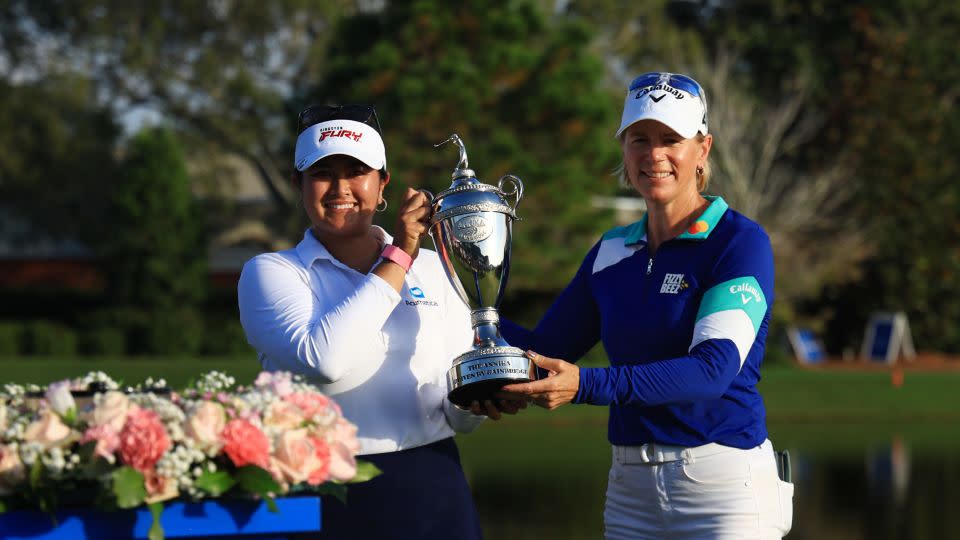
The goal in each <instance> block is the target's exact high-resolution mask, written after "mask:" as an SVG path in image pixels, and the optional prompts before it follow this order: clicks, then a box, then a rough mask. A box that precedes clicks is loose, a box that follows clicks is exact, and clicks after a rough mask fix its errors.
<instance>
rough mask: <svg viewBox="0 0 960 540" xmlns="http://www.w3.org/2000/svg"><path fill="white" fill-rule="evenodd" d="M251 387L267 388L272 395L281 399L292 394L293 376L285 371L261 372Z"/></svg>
mask: <svg viewBox="0 0 960 540" xmlns="http://www.w3.org/2000/svg"><path fill="white" fill-rule="evenodd" d="M253 385H254V386H256V387H258V388H269V389H270V391H271V392H273V393H274V394H276V395H278V396H280V397H283V396H285V395H287V394H289V393H290V392H293V376H292V375H290V373H289V372H286V371H275V372H271V371H261V372H260V374H259V375H257V380H255V381H253Z"/></svg>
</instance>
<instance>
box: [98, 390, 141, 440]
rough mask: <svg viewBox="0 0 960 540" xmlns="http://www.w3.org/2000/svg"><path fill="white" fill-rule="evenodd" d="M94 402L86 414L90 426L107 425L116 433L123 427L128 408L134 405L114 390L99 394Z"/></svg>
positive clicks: (128, 411)
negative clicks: (94, 405) (92, 407)
mask: <svg viewBox="0 0 960 540" xmlns="http://www.w3.org/2000/svg"><path fill="white" fill-rule="evenodd" d="M96 403H97V405H96V407H94V409H93V411H91V412H89V413H88V414H87V423H88V424H90V425H91V426H103V425H109V426H110V427H111V428H113V430H114V431H116V432H117V433H119V432H120V430H122V429H123V424H124V423H126V421H127V414H129V413H130V412H131V410H130V409H131V408H132V407H136V405H134V404H132V403H131V402H130V398H128V397H127V396H125V395H124V394H123V393H122V392H117V391H115V390H111V391H110V392H107V393H106V394H103V395H102V396H100V398H99V399H98V400H97V402H96Z"/></svg>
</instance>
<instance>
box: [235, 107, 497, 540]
mask: <svg viewBox="0 0 960 540" xmlns="http://www.w3.org/2000/svg"><path fill="white" fill-rule="evenodd" d="M299 130H300V133H299V136H298V138H297V146H296V154H295V166H296V173H295V174H294V184H295V186H296V187H297V189H298V190H299V192H300V194H301V197H302V199H303V207H304V209H305V210H306V213H307V215H308V216H309V218H310V222H311V223H312V225H311V227H310V228H309V229H308V230H307V231H306V232H305V233H304V236H303V240H302V241H301V242H300V243H299V244H298V245H297V246H296V247H295V248H292V249H288V250H285V251H280V252H276V253H264V254H261V255H258V256H257V257H254V258H253V259H251V260H250V261H248V262H247V263H246V265H244V268H243V272H242V274H241V276H240V283H239V286H238V297H239V305H240V320H241V323H242V324H243V328H244V330H245V332H246V334H247V340H248V341H249V342H250V344H251V345H252V346H253V347H254V348H255V349H256V350H257V351H258V353H259V358H260V362H261V364H262V366H263V368H264V369H267V370H284V371H292V372H295V373H299V374H302V375H304V376H305V377H307V378H308V379H309V380H310V381H312V382H314V383H316V384H318V385H319V386H320V388H321V390H322V391H323V392H324V393H326V394H327V395H329V396H331V397H333V398H334V399H335V400H336V402H337V403H338V404H339V405H340V406H341V408H342V409H343V413H344V415H345V416H346V418H348V419H349V420H351V421H352V422H354V423H356V424H357V426H358V438H359V441H360V445H361V451H360V454H361V455H362V457H363V459H365V460H367V461H371V462H373V463H374V464H376V465H377V466H378V467H380V469H381V470H382V471H383V474H382V475H380V476H378V477H377V478H375V479H373V480H372V481H370V482H365V483H361V484H355V485H351V486H350V487H349V491H348V497H347V498H348V504H347V505H343V504H341V503H340V502H339V501H337V500H335V499H332V498H329V497H325V498H324V506H323V531H324V532H323V533H322V534H321V537H322V538H403V539H414V538H465V539H468V538H469V539H472V538H480V537H481V533H480V525H479V519H478V517H477V513H476V509H475V506H474V503H473V500H472V497H471V495H470V490H469V487H468V486H467V482H466V479H465V478H464V475H463V470H462V468H461V466H460V458H459V453H458V451H457V447H456V445H455V443H454V441H453V435H454V432H468V431H471V430H473V429H475V428H476V427H477V426H478V425H479V423H480V422H481V420H482V418H483V417H481V416H476V415H474V414H472V413H470V412H469V411H464V410H461V409H458V408H456V407H454V406H453V405H452V404H451V403H450V401H449V400H447V399H446V394H447V385H446V379H445V375H446V371H447V369H449V368H450V366H451V363H452V360H453V358H455V357H456V356H457V355H458V354H460V353H462V352H463V351H464V350H467V349H468V348H469V345H470V342H471V339H472V332H471V328H470V316H469V313H468V311H467V307H466V306H465V305H464V304H463V302H462V301H461V300H460V299H459V297H458V296H457V295H456V293H455V292H454V291H453V289H452V287H451V285H450V283H449V281H448V280H447V278H446V276H445V275H444V273H443V268H442V266H441V263H440V260H439V258H438V257H437V254H436V253H435V252H433V251H430V250H427V249H420V240H421V237H422V236H423V234H424V233H425V232H426V231H427V227H428V220H429V215H430V205H429V201H428V200H427V197H426V196H425V195H424V194H423V193H420V192H417V191H414V190H413V189H410V188H407V191H406V193H405V194H404V196H403V202H402V203H401V207H400V209H399V215H398V218H397V223H396V228H395V229H394V236H391V235H389V234H387V233H386V232H385V231H384V230H383V229H381V228H380V227H377V226H375V225H373V215H374V212H376V211H382V210H383V209H384V208H385V207H386V200H385V199H384V198H383V191H384V188H385V187H386V186H387V184H388V183H389V182H390V173H389V172H388V171H387V166H386V152H385V149H384V144H383V139H382V138H381V130H380V123H379V120H378V119H377V115H376V111H375V110H374V109H373V107H370V106H366V105H344V106H315V107H310V108H307V109H305V110H304V111H303V112H301V113H300V126H299ZM492 414H494V413H492Z"/></svg>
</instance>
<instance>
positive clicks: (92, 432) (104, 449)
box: [80, 424, 120, 463]
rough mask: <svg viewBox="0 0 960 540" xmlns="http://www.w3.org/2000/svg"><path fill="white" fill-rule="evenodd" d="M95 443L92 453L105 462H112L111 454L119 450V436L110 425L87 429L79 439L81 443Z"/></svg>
mask: <svg viewBox="0 0 960 540" xmlns="http://www.w3.org/2000/svg"><path fill="white" fill-rule="evenodd" d="M90 441H97V446H96V448H94V450H93V453H94V454H96V455H98V456H100V457H102V458H103V459H105V460H107V462H109V463H113V462H114V457H113V454H114V453H115V452H116V451H117V449H119V448H120V434H119V433H117V432H116V431H114V429H113V428H112V427H110V424H104V425H102V426H94V427H92V428H89V429H87V431H86V432H85V433H84V434H83V438H81V439H80V442H81V443H85V442H90Z"/></svg>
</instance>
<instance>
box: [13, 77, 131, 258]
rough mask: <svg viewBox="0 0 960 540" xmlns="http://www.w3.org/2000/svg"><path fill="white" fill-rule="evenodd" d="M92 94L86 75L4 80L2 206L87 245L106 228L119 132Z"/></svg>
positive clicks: (43, 228) (51, 232) (55, 234)
mask: <svg viewBox="0 0 960 540" xmlns="http://www.w3.org/2000/svg"><path fill="white" fill-rule="evenodd" d="M92 93H93V92H92V88H91V85H90V82H89V80H87V79H86V78H82V77H77V76H68V77H50V78H47V79H43V80H40V81H37V82H33V83H29V84H23V85H11V84H8V83H6V82H3V81H0V125H2V126H3V129H0V211H2V212H3V213H10V214H13V215H14V216H16V217H17V218H18V219H19V220H23V221H25V222H27V223H29V224H30V230H32V231H38V232H40V233H44V234H47V235H50V236H52V237H55V238H69V239H73V240H76V241H80V242H82V243H86V244H88V245H89V244H90V243H92V242H95V241H97V239H99V238H101V237H103V235H104V231H105V229H106V226H105V223H104V219H103V212H104V207H105V204H106V193H107V191H108V190H109V189H110V187H111V186H112V183H113V182H114V179H115V174H114V173H115V168H114V161H115V160H114V157H113V147H114V142H115V141H116V138H117V136H118V134H119V130H118V128H117V126H116V125H115V123H114V121H113V118H112V115H111V114H110V111H109V110H106V109H104V108H102V107H98V106H97V105H96V103H95V101H94V100H93V98H92ZM14 241H23V242H32V241H36V238H22V239H20V238H14Z"/></svg>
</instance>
